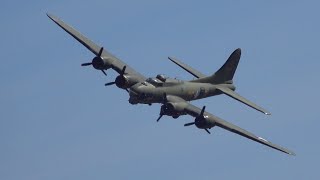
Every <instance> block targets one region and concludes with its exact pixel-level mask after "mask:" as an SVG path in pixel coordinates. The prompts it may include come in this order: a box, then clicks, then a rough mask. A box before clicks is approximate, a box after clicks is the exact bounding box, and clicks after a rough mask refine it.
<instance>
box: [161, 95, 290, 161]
mask: <svg viewBox="0 0 320 180" xmlns="http://www.w3.org/2000/svg"><path fill="white" fill-rule="evenodd" d="M167 100H168V101H169V102H174V103H182V105H183V106H184V111H185V112H186V113H187V114H189V115H191V116H193V117H198V116H199V115H200V114H201V111H202V110H201V109H200V108H198V107H196V106H194V105H192V104H190V103H188V102H186V101H184V100H183V99H181V98H179V97H175V96H170V95H168V96H167ZM203 116H204V117H205V121H206V123H207V124H208V126H210V127H214V126H218V127H220V128H223V129H225V130H228V131H230V132H233V133H236V134H239V135H241V136H243V137H246V138H248V139H251V140H253V141H256V142H258V143H260V144H263V145H266V146H269V147H271V148H273V149H276V150H278V151H281V152H284V153H287V154H290V155H295V153H294V152H292V151H290V150H288V149H286V148H284V147H281V146H279V145H276V144H273V143H271V142H270V141H268V140H266V139H264V138H262V137H259V136H256V135H254V134H252V133H250V132H249V131H246V130H244V129H242V128H240V127H238V126H236V125H234V124H231V123H229V122H227V121H225V120H223V119H221V118H219V117H217V116H214V115H212V114H210V113H208V112H204V114H203Z"/></svg>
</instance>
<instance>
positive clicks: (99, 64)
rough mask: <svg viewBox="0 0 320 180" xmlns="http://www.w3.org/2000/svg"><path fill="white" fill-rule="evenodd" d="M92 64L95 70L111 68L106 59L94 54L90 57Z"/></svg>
mask: <svg viewBox="0 0 320 180" xmlns="http://www.w3.org/2000/svg"><path fill="white" fill-rule="evenodd" d="M91 63H92V66H93V67H94V68H95V69H97V70H104V69H109V68H111V66H110V64H108V63H107V61H106V60H104V59H102V58H101V57H99V56H96V57H94V58H93V59H92V62H91Z"/></svg>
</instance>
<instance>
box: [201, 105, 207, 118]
mask: <svg viewBox="0 0 320 180" xmlns="http://www.w3.org/2000/svg"><path fill="white" fill-rule="evenodd" d="M205 109H206V106H203V108H202V110H201V113H200V115H201V116H203V113H204V111H205Z"/></svg>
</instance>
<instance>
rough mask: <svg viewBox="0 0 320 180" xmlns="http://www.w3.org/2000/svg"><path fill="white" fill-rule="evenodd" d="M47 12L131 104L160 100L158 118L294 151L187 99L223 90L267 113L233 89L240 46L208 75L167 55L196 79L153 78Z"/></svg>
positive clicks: (214, 93) (108, 84) (226, 93)
mask: <svg viewBox="0 0 320 180" xmlns="http://www.w3.org/2000/svg"><path fill="white" fill-rule="evenodd" d="M47 16H48V17H49V18H50V19H51V20H52V21H53V22H55V23H56V24H57V25H58V26H60V27H61V28H62V29H63V30H65V31H66V32H67V33H68V34H70V35H71V36H72V37H74V38H75V39H76V40H77V41H79V42H80V43H81V44H82V45H84V46H85V47H86V48H87V49H88V50H90V51H91V52H92V53H93V54H95V57H94V58H93V59H92V61H91V62H89V63H83V64H82V66H93V68H95V69H96V70H99V71H101V72H102V73H103V74H104V75H107V73H106V71H107V70H108V69H113V70H114V71H116V72H117V73H119V76H117V78H116V79H115V81H114V82H109V83H106V84H105V85H106V86H110V85H116V86H117V87H118V88H121V89H124V90H126V91H127V92H128V93H129V96H130V98H129V102H130V103H131V104H150V105H151V104H153V103H160V104H162V106H161V109H160V116H159V118H158V119H157V121H159V120H160V118H161V117H162V116H163V115H167V116H172V117H173V118H178V117H179V116H181V115H190V116H193V117H195V120H194V121H193V122H190V123H186V124H185V125H184V126H191V125H195V126H196V127H198V128H200V129H204V130H205V131H206V132H208V133H209V134H210V131H209V129H211V128H212V127H214V126H218V127H220V128H223V129H226V130H228V131H231V132H233V133H236V134H239V135H241V136H244V137H246V138H248V139H251V140H253V141H256V142H258V143H261V144H263V145H266V146H269V147H271V148H273V149H276V150H279V151H281V152H284V153H287V154H290V155H295V154H294V152H292V151H290V150H288V149H286V148H283V147H281V146H278V145H276V144H273V143H271V142H269V141H267V140H266V139H264V138H261V137H259V136H256V135H254V134H252V133H250V132H248V131H246V130H244V129H242V128H240V127H238V126H236V125H233V124H231V123H229V122H227V121H225V120H223V119H221V118H219V117H216V116H214V115H212V114H210V113H208V112H206V111H205V106H203V107H202V108H199V107H196V106H194V105H192V104H190V103H189V101H193V100H197V99H202V98H207V97H210V96H215V95H219V94H225V95H227V96H229V97H231V98H233V99H235V100H238V101H240V102H242V103H244V104H246V105H248V106H249V107H252V108H254V109H256V110H258V111H260V112H262V113H264V114H267V115H270V113H269V112H268V111H267V110H265V109H263V108H262V107H260V106H258V105H256V104H254V103H252V102H251V101H249V100H247V99H245V98H244V97H242V96H240V95H239V94H237V93H236V92H235V91H234V90H235V89H236V87H235V85H234V84H233V80H232V79H233V76H234V73H235V71H236V69H237V66H238V63H239V60H240V56H241V50H240V49H236V50H235V51H234V52H233V53H232V54H231V55H230V57H229V58H228V60H227V61H226V62H225V64H224V65H223V66H222V67H221V68H220V69H219V70H218V71H217V72H215V73H214V74H212V75H211V76H206V75H204V74H202V73H201V72H199V71H197V70H195V69H193V68H192V67H190V66H188V65H186V64H184V63H182V62H181V61H179V60H178V59H175V58H172V57H169V60H170V61H172V62H173V63H175V64H177V65H178V66H180V67H181V68H183V69H184V70H186V71H187V72H189V73H190V74H192V75H193V76H194V77H196V78H197V79H195V80H191V81H182V80H177V79H170V78H168V77H165V76H163V75H157V76H156V77H155V78H146V77H145V76H143V75H141V74H140V73H138V72H137V71H135V70H134V69H133V68H131V67H130V66H128V65H127V64H125V63H124V62H123V61H121V60H120V59H118V58H116V57H115V56H113V55H112V54H111V53H109V52H108V51H106V50H105V49H104V48H103V47H100V46H98V45H96V44H95V43H94V42H92V41H91V40H89V39H88V38H86V37H85V36H83V35H82V34H80V33H79V32H78V31H76V30H75V29H74V28H72V27H71V26H69V25H68V24H66V23H64V22H63V21H62V20H60V19H59V18H57V17H55V16H53V15H50V14H47Z"/></svg>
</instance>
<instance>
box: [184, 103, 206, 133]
mask: <svg viewBox="0 0 320 180" xmlns="http://www.w3.org/2000/svg"><path fill="white" fill-rule="evenodd" d="M205 110H206V106H203V108H202V109H201V112H200V114H199V115H198V116H197V117H196V119H195V120H194V122H191V123H186V124H184V126H191V125H197V124H199V123H201V121H202V120H201V119H202V118H203V117H204V116H203V114H204V112H205ZM204 130H205V131H206V132H207V133H208V134H211V133H210V131H209V130H208V129H207V128H205V129H204Z"/></svg>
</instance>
